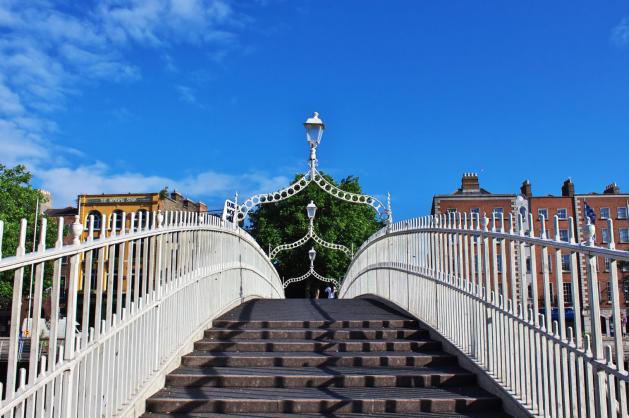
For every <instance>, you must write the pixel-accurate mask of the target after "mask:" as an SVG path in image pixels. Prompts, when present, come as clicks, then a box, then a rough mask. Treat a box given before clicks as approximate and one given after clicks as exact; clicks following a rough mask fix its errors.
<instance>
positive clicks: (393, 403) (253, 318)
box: [143, 299, 507, 418]
mask: <svg viewBox="0 0 629 418" xmlns="http://www.w3.org/2000/svg"><path fill="white" fill-rule="evenodd" d="M213 325H214V326H213V328H211V329H209V330H206V331H205V336H204V338H203V339H202V340H201V341H198V342H196V343H195V347H194V351H193V352H192V353H190V354H188V355H186V356H184V357H183V359H182V365H181V367H179V368H178V369H176V370H174V371H173V372H172V373H170V374H169V375H168V376H167V378H166V387H165V388H164V389H162V390H160V391H158V392H157V393H155V394H154V395H153V396H152V397H151V398H149V399H148V400H147V405H146V406H147V408H146V409H147V413H146V414H145V415H144V416H143V418H173V417H181V418H183V417H188V418H189V417H204V418H208V417H296V416H302V417H322V416H327V417H359V416H365V417H366V416H371V417H426V418H428V417H435V418H436V417H460V418H463V417H478V418H481V417H482V418H490V417H491V418H497V417H506V416H507V415H505V414H504V413H503V412H502V410H501V405H500V401H499V400H498V399H497V398H495V397H493V396H492V395H490V394H489V393H487V392H485V391H483V390H482V389H480V388H479V387H477V386H476V379H475V376H474V375H473V374H471V373H469V372H468V371H466V370H464V369H462V368H461V367H459V366H458V364H457V360H456V358H455V357H453V356H450V355H448V354H446V353H444V352H443V351H441V345H440V343H439V342H437V341H433V340H430V339H429V338H428V337H429V336H428V332H427V331H425V330H423V329H421V328H420V327H419V324H418V321H416V320H414V319H413V318H409V317H407V316H405V315H404V314H402V313H401V312H399V311H397V310H395V309H392V308H391V307H389V306H387V305H384V304H382V303H380V302H378V301H375V300H369V299H352V300H327V299H318V300H316V299H286V300H255V301H250V302H247V303H244V304H242V305H240V306H239V307H237V308H235V309H233V310H231V311H230V312H228V313H226V314H225V315H223V316H222V317H221V318H218V319H217V320H215V321H214V322H213Z"/></svg>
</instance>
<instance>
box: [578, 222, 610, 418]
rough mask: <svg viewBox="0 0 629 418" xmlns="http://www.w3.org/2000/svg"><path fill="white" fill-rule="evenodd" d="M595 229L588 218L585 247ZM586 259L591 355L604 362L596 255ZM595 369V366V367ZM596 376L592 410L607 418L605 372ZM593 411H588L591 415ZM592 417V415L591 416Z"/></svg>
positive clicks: (592, 238)
mask: <svg viewBox="0 0 629 418" xmlns="http://www.w3.org/2000/svg"><path fill="white" fill-rule="evenodd" d="M595 233H596V229H595V227H594V225H592V224H591V223H590V220H589V218H588V221H587V224H585V225H584V226H583V235H584V237H585V240H586V241H585V245H587V246H593V245H594V235H595ZM586 257H587V280H588V297H589V305H590V322H591V333H592V340H591V343H592V355H593V357H594V359H595V360H597V361H600V362H604V361H605V356H604V347H603V332H602V329H601V307H600V300H599V298H600V294H599V289H598V277H597V272H596V271H597V267H596V264H597V263H596V255H593V254H586ZM595 367H596V366H595ZM594 373H595V374H596V376H595V377H594V408H595V410H596V411H597V412H596V413H597V415H598V416H599V417H600V418H607V404H606V386H607V378H606V376H605V371H604V370H602V369H600V368H599V367H596V370H594ZM592 412H594V411H590V413H592ZM592 416H594V415H592Z"/></svg>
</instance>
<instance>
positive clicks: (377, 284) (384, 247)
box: [339, 214, 629, 418]
mask: <svg viewBox="0 0 629 418" xmlns="http://www.w3.org/2000/svg"><path fill="white" fill-rule="evenodd" d="M494 216H495V215H494ZM540 222H541V226H542V233H541V236H540V237H536V236H535V234H534V232H533V231H534V228H533V217H532V215H529V218H528V222H527V223H525V222H524V219H522V218H521V216H520V217H519V219H515V218H513V217H510V219H509V220H508V225H507V226H508V229H509V230H508V231H507V230H505V228H504V220H503V219H496V218H495V217H493V218H492V222H491V225H490V221H489V219H488V218H487V217H486V216H485V217H483V218H482V219H478V218H476V217H472V218H469V219H468V217H467V215H464V216H461V215H460V214H448V215H440V216H434V217H430V216H428V217H422V218H415V219H411V220H408V221H404V222H398V223H396V224H393V225H391V228H389V230H388V231H387V229H386V228H383V230H381V231H379V232H378V233H376V234H374V235H373V236H372V237H371V238H369V239H368V240H367V241H366V242H365V243H364V244H363V245H362V246H361V247H360V249H359V250H358V251H357V252H356V255H355V257H354V259H353V261H352V263H351V265H350V267H349V268H348V271H347V274H346V277H345V279H344V281H343V286H342V288H341V290H340V292H339V294H340V296H341V297H344V298H351V297H356V296H359V295H364V294H374V295H378V296H381V297H383V298H386V299H388V300H391V301H392V302H394V303H396V304H398V305H400V306H402V307H404V308H405V309H407V310H408V311H409V312H411V313H413V314H414V315H416V316H417V317H418V318H420V319H421V320H422V321H424V322H426V323H427V324H428V325H430V326H431V327H432V328H433V329H435V330H436V331H437V332H439V333H441V334H442V335H443V336H444V337H445V338H446V339H448V340H449V341H450V342H452V343H453V344H454V345H455V346H456V347H458V349H459V350H460V351H461V352H462V353H463V354H465V355H466V356H468V357H469V358H470V359H471V360H472V361H474V362H476V363H477V364H478V365H479V366H480V367H481V368H482V369H484V370H485V371H486V373H487V375H488V376H489V377H490V378H491V379H493V380H494V381H495V382H496V383H497V384H499V385H501V386H502V387H503V388H505V389H506V390H505V393H506V394H511V396H512V398H513V399H514V400H515V401H517V402H519V403H520V404H521V405H522V406H523V407H525V408H527V409H528V410H529V411H531V413H532V414H534V415H535V416H540V417H562V418H566V417H572V418H577V417H578V418H584V417H593V418H594V417H603V418H607V417H610V418H611V417H623V418H624V417H627V416H628V415H627V382H628V381H629V376H628V374H627V371H626V369H625V356H624V347H623V339H622V332H620V325H619V324H621V323H622V322H621V305H620V297H619V288H618V271H617V270H618V266H619V263H626V262H629V252H627V251H619V250H615V249H614V238H613V236H610V244H609V247H608V248H601V247H595V246H594V240H593V237H594V233H595V231H594V226H593V225H587V226H586V227H585V228H584V236H585V237H586V241H585V242H582V243H577V242H576V239H575V233H574V230H573V228H571V229H570V232H569V233H570V240H569V242H564V241H560V240H559V230H558V219H557V217H555V219H554V226H553V227H554V232H555V234H554V237H555V239H551V238H549V237H550V235H549V234H547V229H546V226H545V220H544V219H543V218H542V219H541V221H540ZM608 223H609V225H608V230H609V231H610V235H612V231H613V230H614V229H613V228H612V226H613V225H612V220H611V219H610V220H608ZM527 224H528V229H526V230H525V228H526V227H525V225H527ZM569 224H570V225H573V220H572V219H569ZM538 253H539V254H542V260H541V271H542V274H541V277H539V278H538V277H537V273H538V268H539V267H538V264H537V259H536V258H537V256H538ZM526 254H530V257H531V258H530V261H529V263H530V275H531V276H532V280H531V283H530V289H529V286H527V285H523V283H526V276H527V267H526V264H527V262H526V260H525V259H524V258H525V257H526ZM562 254H565V255H569V256H570V257H569V258H566V259H565V260H566V261H564V263H567V264H565V267H567V268H568V267H569V268H570V273H571V274H570V275H569V279H565V278H564V277H563V270H562V260H563V259H562ZM549 256H550V257H549ZM552 256H554V262H555V268H554V269H552V270H551V269H550V265H549V261H550V260H552V259H553V257H552ZM605 258H608V259H609V260H610V268H609V270H610V276H609V277H610V286H611V298H610V300H609V303H610V304H611V309H612V312H613V315H612V318H613V321H614V324H618V325H617V326H615V327H614V328H615V333H614V336H613V339H612V340H611V341H609V340H604V338H603V337H604V333H603V330H602V326H601V316H600V307H601V301H600V300H599V298H600V294H601V293H600V290H599V288H598V279H597V264H598V265H602V262H603V260H604V259H605ZM579 260H584V261H585V265H586V269H585V271H586V276H585V278H584V280H585V281H586V282H587V283H586V285H585V287H586V288H587V292H586V293H587V298H588V300H587V306H588V309H589V310H588V311H587V312H585V314H587V315H589V322H590V323H591V327H590V330H589V332H585V330H584V327H583V321H582V318H581V314H582V313H581V306H584V302H586V301H583V300H581V293H580V292H579V291H578V289H579V288H580V284H579V283H578V280H579V277H578V274H577V271H578V269H579ZM553 279H554V283H553ZM538 280H539V282H540V284H541V288H540V287H539V286H538ZM564 282H565V283H568V284H569V286H570V287H571V288H572V289H573V294H572V297H573V309H574V310H575V313H576V315H575V319H574V323H573V326H571V327H570V326H567V324H566V320H565V318H566V310H567V309H566V306H565V305H564V302H563V293H562V292H563V284H564ZM551 284H553V285H554V286H555V288H556V295H557V298H558V301H557V302H556V303H553V300H552V295H551ZM529 292H530V297H529ZM540 303H541V304H542V307H540ZM606 341H609V343H608V344H607V343H606Z"/></svg>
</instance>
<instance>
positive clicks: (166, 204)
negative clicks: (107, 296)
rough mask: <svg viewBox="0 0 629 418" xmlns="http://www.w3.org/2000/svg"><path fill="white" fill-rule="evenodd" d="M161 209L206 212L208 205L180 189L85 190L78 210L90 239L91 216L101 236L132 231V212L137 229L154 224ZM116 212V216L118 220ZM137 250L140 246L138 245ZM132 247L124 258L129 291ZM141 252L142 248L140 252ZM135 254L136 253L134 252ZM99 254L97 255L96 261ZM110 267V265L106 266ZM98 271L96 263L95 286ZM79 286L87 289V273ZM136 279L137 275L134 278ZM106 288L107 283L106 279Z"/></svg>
mask: <svg viewBox="0 0 629 418" xmlns="http://www.w3.org/2000/svg"><path fill="white" fill-rule="evenodd" d="M158 211H162V212H166V211H182V212H195V213H205V212H207V206H206V205H205V204H203V203H201V202H194V201H192V200H189V199H186V198H185V197H184V196H183V195H181V194H179V193H177V192H176V191H174V192H172V193H167V192H161V193H127V194H97V195H93V194H90V195H88V194H84V195H79V196H78V213H79V219H80V221H81V222H82V223H83V225H84V226H85V228H84V232H83V236H82V239H83V240H85V239H87V237H88V235H89V231H90V217H92V219H93V226H92V229H93V237H94V239H98V238H100V237H101V236H102V234H103V233H104V234H105V236H110V235H111V234H112V231H114V230H115V232H116V234H120V233H121V232H122V228H123V227H124V229H125V231H127V232H128V231H129V230H130V228H131V219H132V214H133V218H134V227H135V229H137V228H138V226H141V227H142V228H145V227H148V226H150V225H152V223H153V221H154V220H153V218H154V214H156V213H157V212H158ZM114 215H116V216H115V218H116V219H115V220H114ZM136 250H137V249H136ZM129 251H130V249H129V247H128V246H127V247H125V249H124V254H122V256H123V260H122V265H121V266H122V270H121V271H122V288H123V292H124V293H126V292H127V287H128V279H129V277H128V276H129V272H128V269H127V263H128V260H129V256H130V254H129ZM140 254H141V252H140ZM131 256H132V257H135V256H136V255H135V254H131ZM95 258H96V257H93V263H96V261H95ZM105 268H107V266H105ZM118 269H119V266H118V265H116V267H115V269H114V288H117V287H118V276H119V272H118ZM95 272H96V265H95V264H94V265H93V266H92V280H91V282H92V283H91V286H90V288H91V289H95V286H96V283H95V276H96V275H95ZM80 276H81V277H80V280H79V289H80V290H82V289H83V287H84V286H83V282H84V278H83V273H81V275H80ZM131 279H133V278H131ZM103 286H104V287H105V288H104V289H103V291H104V290H106V286H107V284H106V283H103Z"/></svg>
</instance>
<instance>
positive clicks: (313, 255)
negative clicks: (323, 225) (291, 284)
mask: <svg viewBox="0 0 629 418" xmlns="http://www.w3.org/2000/svg"><path fill="white" fill-rule="evenodd" d="M316 257H317V252H316V251H315V249H314V248H311V249H310V251H308V258H310V264H311V265H312V264H313V263H314V261H315V258H316Z"/></svg>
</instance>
